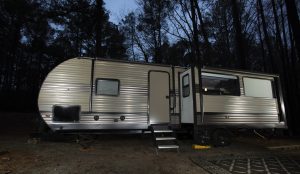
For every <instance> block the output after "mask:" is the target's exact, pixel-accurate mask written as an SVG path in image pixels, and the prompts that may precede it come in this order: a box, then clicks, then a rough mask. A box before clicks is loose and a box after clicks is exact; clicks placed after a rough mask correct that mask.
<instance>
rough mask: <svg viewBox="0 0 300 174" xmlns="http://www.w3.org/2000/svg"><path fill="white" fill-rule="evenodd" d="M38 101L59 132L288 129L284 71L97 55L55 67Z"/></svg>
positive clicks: (43, 112)
mask: <svg viewBox="0 0 300 174" xmlns="http://www.w3.org/2000/svg"><path fill="white" fill-rule="evenodd" d="M200 71H201V72H200ZM38 107H39V111H40V114H41V117H42V119H43V120H44V121H45V123H46V124H47V125H48V126H49V127H50V128H51V130H53V131H83V130H107V129H109V130H116V129H122V130H124V129H126V130H149V129H151V130H152V131H153V132H156V133H159V132H160V131H162V130H157V129H162V128H161V127H158V128H156V127H155V126H157V125H168V130H166V131H169V132H170V129H178V128H184V127H190V128H191V127H192V128H193V129H195V130H194V131H197V132H199V131H200V132H201V130H204V129H210V130H211V129H213V130H215V129H220V128H222V129H227V128H233V127H234V128H251V129H252V128H253V129H254V128H271V129H274V128H286V119H285V108H284V103H283V98H282V92H281V86H280V80H279V77H278V76H277V75H270V74H262V73H253V72H244V71H235V70H224V69H215V68H201V69H200V70H199V69H198V68H197V67H191V68H185V67H174V66H168V65H157V64H148V63H136V62H125V61H116V60H108V59H98V58H97V59H95V58H73V59H69V60H67V61H64V62H62V63H61V64H59V65H58V66H57V67H55V68H54V69H53V70H52V71H51V72H50V73H49V74H48V76H47V77H46V79H45V80H44V82H43V84H42V86H41V89H40V93H39V98H38Z"/></svg>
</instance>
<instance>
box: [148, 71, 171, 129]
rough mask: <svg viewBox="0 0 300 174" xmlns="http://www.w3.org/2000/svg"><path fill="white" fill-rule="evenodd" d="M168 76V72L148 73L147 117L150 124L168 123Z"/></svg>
mask: <svg viewBox="0 0 300 174" xmlns="http://www.w3.org/2000/svg"><path fill="white" fill-rule="evenodd" d="M169 89H170V76H169V73H168V72H162V71H150V73H149V117H150V124H160V123H169V121H170V113H169V111H170V103H169Z"/></svg>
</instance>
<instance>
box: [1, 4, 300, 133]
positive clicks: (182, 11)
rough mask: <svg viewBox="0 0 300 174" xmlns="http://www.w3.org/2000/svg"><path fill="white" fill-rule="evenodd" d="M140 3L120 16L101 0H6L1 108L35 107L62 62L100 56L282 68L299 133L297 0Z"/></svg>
mask: <svg viewBox="0 0 300 174" xmlns="http://www.w3.org/2000/svg"><path fill="white" fill-rule="evenodd" d="M136 3H137V4H138V6H139V8H138V9H137V10H135V11H132V12H130V13H128V14H124V17H123V19H122V20H121V21H120V23H119V24H114V23H112V22H110V21H109V11H107V10H106V9H105V8H104V2H103V0H76V1H73V0H0V15H1V18H0V55H1V59H0V99H1V100H0V101H1V104H0V107H1V110H6V111H28V112H32V111H36V110H37V96H38V91H39V88H40V86H41V84H42V82H43V80H44V78H45V77H46V75H47V74H48V73H49V72H50V71H51V70H52V69H53V68H54V67H55V66H56V65H58V64H59V63H61V62H63V61H64V60H67V59H69V58H73V57H81V56H87V57H101V58H109V59H121V60H128V61H139V62H149V63H160V64H170V65H179V66H193V65H195V66H210V67H222V68H231V69H242V70H248V71H258V72H266V73H276V74H279V75H280V77H281V81H282V84H283V88H284V96H285V102H286V109H287V114H288V121H289V126H290V127H291V128H292V130H293V132H294V133H296V134H299V133H300V117H299V116H298V114H299V113H300V112H299V111H300V109H299V108H300V107H299V106H300V105H299V103H300V61H299V57H300V24H299V14H300V3H299V1H295V0H137V1H136ZM78 71H80V69H78Z"/></svg>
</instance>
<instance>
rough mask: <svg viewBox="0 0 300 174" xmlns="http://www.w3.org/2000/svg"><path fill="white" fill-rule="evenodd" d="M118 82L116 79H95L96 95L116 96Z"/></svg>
mask: <svg viewBox="0 0 300 174" xmlns="http://www.w3.org/2000/svg"><path fill="white" fill-rule="evenodd" d="M119 88H120V81H119V80H117V79H97V80H96V95H110V96H118V95H119Z"/></svg>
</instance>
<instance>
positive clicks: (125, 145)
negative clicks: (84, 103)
mask: <svg viewBox="0 0 300 174" xmlns="http://www.w3.org/2000/svg"><path fill="white" fill-rule="evenodd" d="M0 115H3V114H0ZM6 115H7V114H6ZM11 115H14V118H20V117H18V116H16V115H19V114H11ZM23 116H24V115H23ZM24 118H25V116H24ZM30 123H31V122H26V121H25V120H23V124H21V123H17V124H11V123H9V122H8V121H7V122H0V174H4V173H26V174H27V173H53V174H54V173H55V174H57V173H64V174H65V173H122V174H124V173H125V174H126V173H172V174H174V173H175V174H176V173H180V174H181V173H208V172H210V173H212V172H211V171H208V170H209V168H206V167H205V166H203V164H204V163H203V164H201V160H202V161H203V160H204V161H216V160H218V159H233V158H240V157H253V156H258V155H259V156H270V155H271V156H278V155H284V156H299V157H300V150H299V149H288V150H282V149H280V150H269V149H268V148H267V147H269V146H272V147H273V146H282V145H300V140H299V139H295V138H294V139H291V138H275V139H271V140H263V139H261V138H259V137H256V136H247V137H238V138H236V139H235V140H234V141H233V143H232V144H231V145H230V146H228V147H218V148H215V147H212V148H210V149H207V150H193V149H192V148H191V147H192V143H193V142H192V140H188V139H185V140H180V141H179V144H180V152H179V153H177V152H176V151H159V154H158V155H156V153H155V149H154V147H153V144H152V141H151V136H150V135H146V136H141V135H140V134H131V135H115V134H112V135H107V134H106V135H98V136H97V138H96V139H95V140H94V142H93V143H91V145H90V146H89V147H88V148H83V147H82V146H81V145H80V144H78V143H76V138H75V137H74V136H64V137H63V138H60V140H59V141H58V140H57V141H53V140H52V141H50V140H41V141H35V140H34V139H31V138H29V134H30V132H31V131H33V130H34V129H33V126H32V125H30ZM22 125H23V126H22ZM24 125H25V126H24ZM199 158H200V159H201V160H200V162H197V161H195V160H193V159H199Z"/></svg>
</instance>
